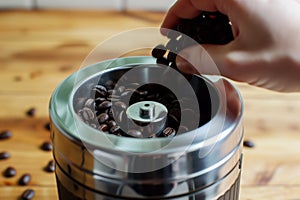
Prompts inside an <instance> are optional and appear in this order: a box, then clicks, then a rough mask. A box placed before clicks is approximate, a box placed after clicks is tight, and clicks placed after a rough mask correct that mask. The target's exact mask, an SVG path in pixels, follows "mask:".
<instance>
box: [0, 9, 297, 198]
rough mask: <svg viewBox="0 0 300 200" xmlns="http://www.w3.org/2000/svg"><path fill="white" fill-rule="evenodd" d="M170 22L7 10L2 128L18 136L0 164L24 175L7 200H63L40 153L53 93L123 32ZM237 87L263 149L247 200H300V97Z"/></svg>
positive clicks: (1, 59) (2, 144)
mask: <svg viewBox="0 0 300 200" xmlns="http://www.w3.org/2000/svg"><path fill="white" fill-rule="evenodd" d="M163 16H164V14H163V13H150V12H128V13H121V12H109V11H107V12H104V11H90V12H89V11H69V12H65V11H1V12H0V52H1V54H0V70H1V71H0V130H6V129H7V130H11V131H12V132H13V134H14V135H13V137H12V138H11V139H9V140H6V141H0V152H1V151H4V150H7V151H9V152H10V153H11V158H10V159H8V160H1V161H0V171H1V172H2V171H3V170H4V169H5V168H6V167H7V166H14V167H15V168H16V169H17V176H15V177H13V178H4V177H3V176H2V175H1V176H0V199H3V200H4V199H5V200H13V199H17V198H18V196H19V195H20V194H21V193H22V192H23V191H24V190H25V189H27V188H33V189H35V190H36V197H35V199H38V200H49V199H57V192H56V183H55V178H54V174H53V173H47V172H45V171H43V167H44V166H45V165H46V164H47V162H48V161H49V160H50V159H52V155H51V152H44V151H42V150H40V145H41V143H42V142H44V141H46V140H49V131H47V130H46V129H45V128H44V125H45V124H46V123H47V122H48V121H49V119H48V102H49V98H50V95H51V93H52V91H53V90H54V88H55V87H56V86H57V85H58V84H59V83H60V82H61V81H62V80H63V79H64V78H66V77H67V76H68V75H70V74H71V73H72V72H75V71H76V70H77V69H79V67H80V65H81V63H82V61H83V60H84V58H85V57H86V56H87V55H88V53H89V52H90V51H91V50H92V49H93V48H94V47H95V46H96V45H97V44H99V43H101V42H102V41H104V40H105V39H107V38H109V37H110V36H112V35H115V34H117V33H120V32H122V31H126V30H131V29H134V28H139V27H153V26H154V27H158V26H159V24H160V22H161V20H162V19H163ZM120 45H121V46H122V44H120ZM124 45H126V43H124ZM153 45H155V44H153ZM114 48H115V47H111V51H113V50H114ZM237 86H238V88H239V89H240V91H241V93H242V96H243V98H244V102H245V116H244V126H245V138H246V139H251V140H253V141H254V142H255V144H256V146H255V148H253V149H247V148H245V149H244V162H243V171H242V183H241V185H242V186H241V194H240V197H241V199H242V200H250V199H253V200H254V199H255V200H257V199H268V200H269V199H272V200H296V199H300V156H299V155H300V123H299V122H300V120H299V119H300V117H299V116H300V94H280V93H276V92H271V91H267V90H264V89H259V88H255V87H251V86H248V85H246V84H240V83H239V84H237ZM32 107H34V108H36V115H35V116H34V117H28V116H27V115H26V111H27V110H28V109H30V108H32ZM26 172H29V173H31V174H32V181H31V183H30V185H29V186H18V185H17V184H16V183H17V180H18V178H19V177H20V176H21V175H22V174H23V173H26Z"/></svg>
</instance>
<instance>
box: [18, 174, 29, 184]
mask: <svg viewBox="0 0 300 200" xmlns="http://www.w3.org/2000/svg"><path fill="white" fill-rule="evenodd" d="M30 181H31V175H30V174H23V175H22V176H21V178H20V179H19V181H18V185H21V186H25V185H28V184H29V182H30Z"/></svg>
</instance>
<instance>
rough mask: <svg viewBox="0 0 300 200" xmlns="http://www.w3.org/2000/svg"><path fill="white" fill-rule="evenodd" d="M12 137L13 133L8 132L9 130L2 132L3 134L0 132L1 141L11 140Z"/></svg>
mask: <svg viewBox="0 0 300 200" xmlns="http://www.w3.org/2000/svg"><path fill="white" fill-rule="evenodd" d="M12 135H13V134H12V132H11V131H8V130H5V131H2V132H0V140H5V139H9V138H11V137H12Z"/></svg>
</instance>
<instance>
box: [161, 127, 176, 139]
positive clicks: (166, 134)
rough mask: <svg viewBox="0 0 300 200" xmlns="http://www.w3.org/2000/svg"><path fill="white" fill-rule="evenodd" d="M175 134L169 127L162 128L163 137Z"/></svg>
mask: <svg viewBox="0 0 300 200" xmlns="http://www.w3.org/2000/svg"><path fill="white" fill-rule="evenodd" d="M175 134H176V131H175V130H174V129H173V128H171V127H167V128H165V130H163V136H164V137H173V136H175Z"/></svg>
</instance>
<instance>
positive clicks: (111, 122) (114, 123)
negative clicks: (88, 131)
mask: <svg viewBox="0 0 300 200" xmlns="http://www.w3.org/2000/svg"><path fill="white" fill-rule="evenodd" d="M107 125H108V126H109V127H110V128H111V127H113V126H116V125H117V122H116V121H114V120H109V121H108V122H107Z"/></svg>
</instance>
